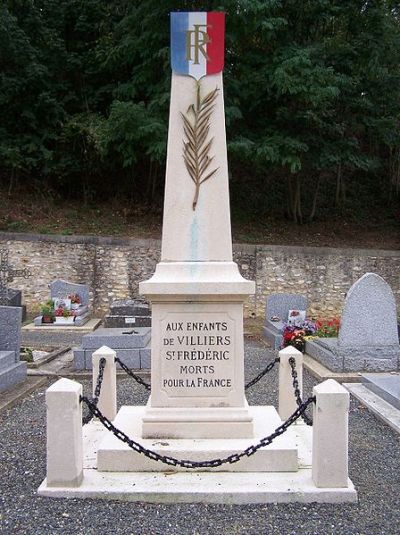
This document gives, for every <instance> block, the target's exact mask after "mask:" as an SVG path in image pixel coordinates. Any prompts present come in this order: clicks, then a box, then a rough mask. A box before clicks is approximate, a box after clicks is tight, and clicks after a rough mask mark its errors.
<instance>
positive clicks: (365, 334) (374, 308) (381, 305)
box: [338, 273, 399, 347]
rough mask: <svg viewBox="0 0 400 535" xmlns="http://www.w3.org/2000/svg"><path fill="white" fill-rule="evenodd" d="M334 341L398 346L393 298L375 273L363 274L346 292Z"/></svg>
mask: <svg viewBox="0 0 400 535" xmlns="http://www.w3.org/2000/svg"><path fill="white" fill-rule="evenodd" d="M338 344H339V346H340V347H363V346H364V347H365V346H371V347H384V346H393V345H394V346H398V344H399V337H398V332H397V313H396V301H395V298H394V295H393V292H392V289H391V288H390V286H389V284H388V283H387V282H385V281H384V280H383V279H382V277H380V276H379V275H376V274H375V273H366V274H365V275H363V276H362V277H361V278H360V279H359V280H358V281H356V282H355V283H354V284H353V286H352V287H351V288H350V290H349V291H348V293H347V296H346V301H345V304H344V309H343V314H342V319H341V326H340V331H339V339H338Z"/></svg>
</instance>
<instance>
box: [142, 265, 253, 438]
mask: <svg viewBox="0 0 400 535" xmlns="http://www.w3.org/2000/svg"><path fill="white" fill-rule="evenodd" d="M253 287H254V283H252V282H250V281H247V280H245V279H243V278H242V277H241V275H240V273H239V270H238V268H237V265H236V264H235V263H234V262H169V263H167V262H161V263H159V264H158V266H157V269H156V272H155V275H154V276H153V277H152V278H151V279H150V280H149V281H146V282H143V283H141V284H140V291H141V293H144V294H145V295H146V296H147V297H148V298H150V299H151V302H152V314H153V329H152V333H153V334H152V378H151V384H152V396H151V400H150V402H149V404H148V405H147V408H146V411H145V413H144V415H143V427H142V436H143V437H144V438H171V439H177V438H233V437H236V438H246V437H248V438H251V437H253V436H254V429H253V421H252V420H253V418H252V415H251V413H250V412H249V408H248V405H247V401H246V398H245V396H244V364H243V362H244V349H243V301H244V299H245V298H246V297H247V295H248V294H249V293H251V292H252V290H253Z"/></svg>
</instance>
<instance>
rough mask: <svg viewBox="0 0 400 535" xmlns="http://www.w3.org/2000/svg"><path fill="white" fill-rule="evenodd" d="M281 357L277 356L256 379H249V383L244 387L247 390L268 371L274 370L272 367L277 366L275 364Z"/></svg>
mask: <svg viewBox="0 0 400 535" xmlns="http://www.w3.org/2000/svg"><path fill="white" fill-rule="evenodd" d="M280 360H281V359H280V358H279V357H276V358H275V360H273V361H272V362H270V363H269V364H268V366H267V367H266V368H265V369H264V370H263V371H262V372H260V373H259V374H258V375H257V376H256V377H254V379H252V380H251V381H249V382H248V383H247V385H246V386H245V387H244V389H245V390H247V389H248V388H250V387H251V386H253V385H255V384H256V383H258V381H259V380H260V379H262V378H263V377H264V375H266V374H267V373H268V372H270V371H271V370H272V368H273V367H274V366H275V364H276V363H277V362H279V361H280Z"/></svg>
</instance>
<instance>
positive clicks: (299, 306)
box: [265, 294, 308, 321]
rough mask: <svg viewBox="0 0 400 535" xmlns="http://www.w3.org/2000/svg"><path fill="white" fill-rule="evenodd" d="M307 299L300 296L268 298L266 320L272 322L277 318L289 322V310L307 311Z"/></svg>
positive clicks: (283, 295)
mask: <svg viewBox="0 0 400 535" xmlns="http://www.w3.org/2000/svg"><path fill="white" fill-rule="evenodd" d="M307 306H308V301H307V297H305V296H304V295H299V294H271V295H269V296H268V297H267V305H266V309H265V319H266V320H267V321H269V320H271V318H272V317H273V316H277V317H278V318H280V320H281V321H287V319H288V315H289V310H307Z"/></svg>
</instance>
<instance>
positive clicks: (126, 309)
mask: <svg viewBox="0 0 400 535" xmlns="http://www.w3.org/2000/svg"><path fill="white" fill-rule="evenodd" d="M150 314H151V311H150V306H149V305H148V304H147V303H143V302H140V301H134V300H130V299H127V300H123V301H114V302H113V303H111V305H110V315H112V316H149V315H150Z"/></svg>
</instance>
